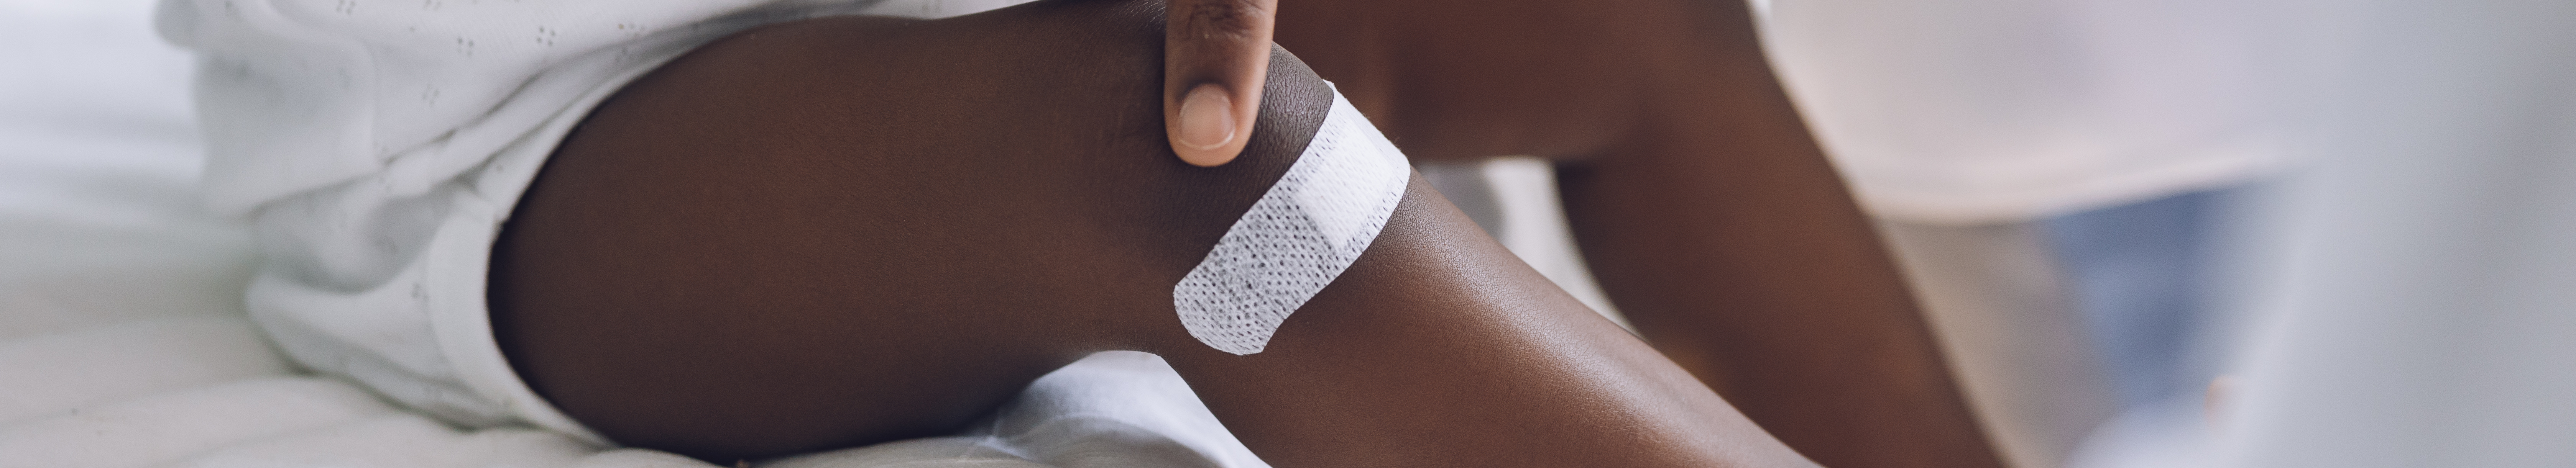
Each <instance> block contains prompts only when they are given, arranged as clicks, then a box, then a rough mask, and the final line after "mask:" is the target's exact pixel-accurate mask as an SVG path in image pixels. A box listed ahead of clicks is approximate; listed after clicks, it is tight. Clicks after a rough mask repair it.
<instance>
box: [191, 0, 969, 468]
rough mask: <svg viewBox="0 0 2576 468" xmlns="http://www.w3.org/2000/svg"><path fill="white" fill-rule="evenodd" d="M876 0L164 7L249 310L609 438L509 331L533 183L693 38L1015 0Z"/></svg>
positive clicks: (368, 377) (457, 394)
mask: <svg viewBox="0 0 2576 468" xmlns="http://www.w3.org/2000/svg"><path fill="white" fill-rule="evenodd" d="M879 3H880V2H877V1H875V0H718V1H698V0H685V1H650V2H638V1H623V0H621V1H606V0H584V1H549V2H451V1H442V0H431V1H425V2H417V3H365V2H350V1H326V0H164V1H163V2H162V4H161V7H160V11H159V18H158V21H157V23H158V24H157V26H158V28H159V30H160V33H161V34H162V36H163V37H165V38H167V39H169V40H170V41H171V42H173V43H176V44H179V45H181V46H183V47H187V48H190V49H193V50H195V51H196V52H197V54H198V63H199V66H198V70H199V73H197V76H196V79H197V87H196V91H197V95H196V98H197V103H198V113H199V115H200V116H202V118H201V119H200V122H202V123H203V125H204V129H205V134H206V136H207V142H206V144H207V153H208V162H207V164H206V169H205V185H204V191H205V197H206V200H207V204H208V206H210V207H212V208H213V209H215V210H216V211H217V212H219V213H223V214H228V215H233V214H238V215H247V216H248V217H249V218H250V219H251V220H252V223H253V226H254V231H253V232H254V233H255V235H256V236H255V237H256V238H257V240H258V243H259V245H260V246H261V247H262V249H261V250H262V254H263V257H265V261H264V262H262V263H261V265H262V269H261V272H260V274H259V276H258V279H257V280H255V281H253V282H252V284H251V287H250V292H249V297H248V300H249V303H250V309H251V315H252V317H253V318H254V320H255V321H256V322H257V323H259V324H260V325H261V326H262V327H264V328H266V329H268V331H269V332H270V334H272V335H274V337H275V339H276V340H277V342H278V344H279V345H280V346H281V347H282V348H283V349H285V350H286V352H287V354H288V355H290V356H294V357H295V358H296V360H297V361H298V362H301V363H303V364H304V365H306V366H309V367H312V368H315V369H317V370H321V371H324V372H328V373H333V374H341V375H346V376H349V377H350V378H352V379H355V380H357V381H359V382H362V383H365V384H366V385H367V386H369V387H371V388H374V389H375V390H377V391H378V392H382V393H384V394H385V395H387V396H389V397H392V398H393V399H395V400H397V401H400V402H402V403H403V404H405V405H407V406H411V407H414V408H418V409H420V410H422V411H426V412H429V413H431V414H435V415H437V416H439V417H440V418H442V419H446V420H448V421H452V422H456V423H459V424H465V425H469V426H490V425H497V424H506V423H511V422H526V423H533V424H536V425H540V426H544V427H547V428H551V429H555V430H558V431H563V432H565V433H568V434H573V435H575V436H578V437H582V438H584V439H589V440H594V441H596V440H599V438H598V437H597V436H595V435H592V434H590V433H589V431H588V430H587V429H584V428H582V427H581V426H580V425H579V424H577V423H574V422H573V421H572V420H570V419H569V418H566V417H564V416H563V415H562V414H560V413H558V412H557V411H555V410H554V409H553V407H552V406H551V405H549V404H547V403H546V402H544V401H543V400H542V399H540V398H538V397H537V396H536V394H535V393H534V392H532V391H530V390H529V389H528V388H527V387H526V385H525V384H524V383H523V382H520V381H519V380H518V378H517V376H516V374H514V373H513V372H511V371H510V368H509V364H508V362H507V361H506V360H504V359H503V358H502V357H501V354H500V352H499V350H498V348H497V347H496V346H495V345H494V343H493V341H492V336H491V333H490V323H489V319H488V313H487V311H486V310H485V307H484V300H483V297H484V292H483V289H484V282H485V281H484V277H485V273H486V271H485V270H486V267H487V261H488V260H489V253H490V247H491V244H492V241H493V238H494V236H495V235H496V234H497V232H498V230H499V226H500V223H501V222H503V221H504V220H505V219H506V218H507V217H508V216H509V212H510V209H511V208H512V207H514V206H515V203H516V201H517V199H518V196H519V194H520V192H521V191H523V190H525V189H526V187H527V185H528V183H529V181H530V180H531V179H532V178H533V177H534V176H535V174H536V171H537V169H538V168H539V166H541V165H542V164H543V162H544V159H545V156H546V155H547V154H549V153H550V152H552V151H553V149H554V145H555V143H556V142H557V141H559V140H560V139H561V138H562V136H563V135H564V134H565V133H566V132H568V131H569V130H570V129H571V127H572V126H573V124H575V123H578V122H579V120H580V119H581V118H582V117H583V116H584V115H586V114H587V113H588V110H589V109H590V107H591V106H592V105H594V104H596V103H597V102H599V101H600V100H602V99H605V98H606V97H607V96H608V95H609V94H611V93H613V92H615V91H616V89H617V88H618V87H619V86H621V85H623V84H624V83H625V82H626V81H628V80H630V79H633V78H634V77H636V76H639V75H641V74H642V73H644V72H647V71H650V70H651V69H652V68H653V67H654V66H656V65H658V64H660V63H662V62H663V61H665V60H668V59H670V58H672V57H675V56H677V55H678V54H680V53H683V52H686V51H687V50H689V49H690V48H692V47H695V46H696V45H698V44H701V43H704V42H706V41H709V40H713V39H715V38H717V37H721V36H723V35H725V34H729V33H731V32H734V31H739V30H742V29H745V28H748V27H752V26H757V25H761V24H767V23H772V22H778V21H786V20H793V19H800V18H806V17H812V16H818V15H829V14H846V13H855V12H863V11H866V9H867V8H870V7H875V8H879V9H891V10H894V11H888V12H887V13H898V14H907V15H913V16H944V15H953V14H962V13H967V12H971V11H967V10H961V8H991V7H997V6H1002V5H1008V4H1010V3H1015V2H1007V1H984V2H938V1H930V2H918V1H908V2H892V3H884V4H879Z"/></svg>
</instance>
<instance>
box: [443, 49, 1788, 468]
mask: <svg viewBox="0 0 2576 468" xmlns="http://www.w3.org/2000/svg"><path fill="white" fill-rule="evenodd" d="M1160 17H1161V16H1160V14H1159V12H1158V11H1156V10H1155V9H1154V8H1153V7H1152V4H1151V3H1150V2H1137V1H1092V2H1042V3H1038V4H1032V5H1026V6H1022V7H1016V8H1013V9H1009V10H1004V11H1001V12H996V13H994V14H987V15H977V16H973V17H967V18H960V19H955V20H947V21H938V22H899V21H892V20H872V19H827V20H814V21H806V22H799V23H793V24H787V25H781V26H777V27H771V28H766V29H762V30H758V31H753V32H749V33H745V34H741V35H737V36H735V37H733V38H729V39H727V40H725V41H722V42H719V43H717V44H713V45H709V46H707V47H705V48H703V49H701V50H699V51H697V52H695V53H693V54H692V55H690V56H688V57H684V58H682V59H681V60H679V61H677V62H674V63H673V64H671V65H668V66H665V67H664V68H663V69H661V70H659V71H657V72H655V73H654V74H653V75H652V76H649V77H647V78H645V79H643V80H641V81H638V82H636V83H634V84H632V85H630V86H628V88H627V89H626V90H625V91H624V92H623V93H622V94H621V95H620V96H619V97H617V98H616V99H613V100H612V101H610V102H608V103H607V104H604V105H602V106H601V107H600V108H599V109H598V110H597V111H596V112H595V113H594V114H593V115H592V116H591V117H590V118H589V120H588V121H586V122H585V123H584V124H583V127H582V128H581V129H580V130H578V131H577V132H576V133H575V134H574V135H572V136H571V137H569V138H567V139H566V141H565V142H564V145H563V146H562V148H561V149H560V150H559V151H558V153H557V154H556V156H555V158H554V159H553V160H552V161H550V162H549V163H548V166H547V168H546V172H545V173H544V174H543V175H542V176H540V178H539V180H538V181H537V183H536V184H535V185H534V186H533V187H532V188H531V189H530V191H529V193H528V195H527V197H526V198H525V199H524V200H523V202H522V204H521V207H520V210H519V211H518V212H517V213H516V215H515V216H514V218H513V221H512V223H511V225H510V226H509V227H508V228H507V230H506V231H505V232H504V235H503V241H502V245H500V246H499V247H497V248H496V249H495V253H494V267H493V275H492V282H493V284H492V286H493V289H492V290H493V293H492V305H493V310H494V319H495V320H494V323H495V324H496V328H497V329H496V332H497V333H498V334H499V337H500V339H501V341H502V343H503V346H504V347H505V349H506V351H507V352H508V353H509V355H510V356H511V358H512V360H513V363H514V364H515V365H516V366H517V368H518V370H519V372H520V373H521V375H522V376H524V377H525V378H526V379H527V380H528V381H529V382H530V383H531V384H532V385H533V386H534V387H535V388H537V389H538V390H539V391H540V392H541V393H543V394H545V395H546V396H547V397H548V398H549V399H550V400H551V401H552V402H554V403H555V404H557V405H558V406H559V407H561V408H562V409H563V410H564V411H565V412H566V413H568V414H570V415H571V416H573V417H574V418H576V419H578V420H580V421H581V422H583V423H585V424H587V425H589V426H591V427H592V428H594V429H597V430H599V431H600V432H601V433H603V434H605V435H607V436H609V437H611V438H615V439H617V440H618V441H620V442H624V443H628V444H633V445H638V446H644V447H651V448H661V449H668V450H674V451H679V452H681V453H687V454H691V455H696V456H700V457H705V458H709V459H716V460H720V461H725V460H729V459H731V458H738V457H739V458H749V457H759V456H767V455H777V454H783V453H791V452H796V451H804V450H813V449H823V448H832V447H839V446H849V445H854V444H861V443H868V442H876V441H883V440H888V439H893V438H899V437H908V436H920V435H929V434H935V433H939V432H945V431H951V430H955V429H957V428H958V426H959V425H961V424H964V423H966V422H968V421H970V420H971V419H973V418H975V417H976V416H978V415H980V414H981V413H984V412H986V411H988V410H990V409H992V408H993V407H994V406H995V405H997V404H998V403H1001V402H1002V401H1003V400H1005V399H1007V398H1008V397H1010V396H1011V395H1012V393H1014V392H1016V391H1018V390H1019V389H1020V388H1022V387H1023V386H1024V385H1025V384H1026V383H1027V382H1029V381H1030V380H1031V379H1034V378H1035V377H1037V376H1038V375H1040V374H1043V373H1045V372H1047V371H1049V370H1052V369H1054V368H1056V367H1057V366H1060V365H1062V364H1064V363H1067V362H1070V361H1072V360H1073V359H1076V358H1078V357H1080V356H1082V355H1084V354H1087V353H1089V352H1092V351H1097V350H1105V349H1142V350H1147V351H1153V352H1156V353H1160V354H1162V355H1164V356H1165V357H1166V358H1167V359H1169V360H1170V361H1171V362H1172V364H1173V365H1174V367H1175V368H1177V369H1179V370H1180V371H1181V373H1182V374H1183V375H1184V376H1185V377H1187V378H1189V379H1190V382H1191V384H1192V385H1193V386H1194V387H1195V388H1196V389H1198V391H1199V392H1200V394H1201V395H1202V398H1203V399H1204V400H1205V401H1206V402H1207V403H1208V405H1209V407H1210V409H1212V410H1214V411H1215V412H1216V414H1217V415H1218V416H1219V418H1221V419H1222V420H1224V421H1225V422H1226V423H1227V425H1228V427H1229V428H1231V429H1233V430H1234V431H1236V432H1237V434H1238V436H1240V437H1241V438H1242V439H1243V440H1244V441H1245V442H1246V443H1247V444H1248V445H1250V446H1251V447H1252V448H1253V449H1254V450H1255V451H1257V452H1259V453H1260V454H1261V455H1262V456H1263V457H1265V458H1266V459H1268V460H1269V461H1271V462H1273V463H1276V464H1278V465H1281V466H1318V465H1334V466H1340V465H1362V464H1366V465H1430V466H1467V465H1472V466H1587V465H1620V466H1800V465H1804V464H1805V462H1804V461H1803V460H1801V459H1800V458H1799V457H1798V456H1797V455H1796V454H1795V453H1792V452H1790V451H1789V450H1788V449H1787V448H1785V447H1783V446H1781V445H1780V444H1779V443H1778V442H1776V441H1773V440H1772V439H1770V437H1769V436H1767V435H1765V434H1763V433H1762V432H1761V431H1760V430H1759V429H1757V428H1755V427H1753V426H1752V425H1751V423H1749V422H1747V421H1746V420H1745V419H1744V418H1743V417H1742V416H1741V415H1738V414H1736V413H1735V412H1734V411H1733V410H1732V409H1730V408H1728V407H1727V406H1726V404H1725V403H1724V402H1723V401H1721V400H1719V399H1718V398H1717V396H1716V395H1715V394H1713V393H1711V392H1710V391H1709V390H1707V389H1706V388H1705V387H1702V386H1700V385H1699V384H1698V383H1697V382H1695V381H1693V380H1692V379H1691V377H1690V376H1689V375H1688V374H1686V373H1684V372H1683V371H1682V370H1681V369H1679V368H1677V367H1675V366H1674V365H1673V364H1672V363H1671V362H1669V361H1666V360H1665V359H1664V358H1662V357H1661V356H1659V355H1657V354H1655V352H1654V351H1653V350H1652V349H1649V348H1647V347H1646V346H1645V345H1644V344H1643V343H1641V342H1638V341H1637V340H1635V339H1634V338H1632V337H1629V336H1628V335H1626V334H1625V333H1624V332H1622V331H1620V330H1619V329H1617V328H1616V327H1615V326H1613V325H1611V324H1609V323H1608V322H1606V321H1603V320H1601V319H1599V318H1598V317H1596V316H1594V315H1592V314H1591V313H1590V312H1589V311H1586V310H1584V309H1583V307H1582V306H1581V305H1580V304H1578V303H1577V302H1575V301H1574V300H1573V299H1571V298H1569V297H1567V296H1566V295H1564V294H1563V293H1562V292H1560V291H1558V290H1556V289H1555V287H1554V286H1552V285H1551V284H1550V283H1548V282H1547V280H1545V279H1544V278H1541V277H1539V276H1538V275H1537V274H1536V273H1535V272H1533V271H1530V270H1529V269H1528V267H1527V266H1525V265H1522V264H1521V263H1520V262H1519V261H1518V260H1517V259H1515V258H1513V257H1511V256H1510V254H1509V253H1508V252H1505V251H1503V250H1502V249H1501V248H1500V247H1499V246H1498V245H1496V244H1494V243H1493V241H1492V240H1490V239H1488V238H1486V237H1484V236H1483V235H1482V234H1481V233H1480V231H1477V230H1476V228H1475V227H1474V225H1473V224H1472V223H1469V222H1468V221H1467V220H1465V219H1464V217H1463V216H1462V215H1460V214H1459V213H1457V212H1456V211H1455V209H1453V208H1451V207H1449V206H1448V205H1447V203H1446V202H1445V201H1443V200H1441V199H1440V198H1439V197H1438V195H1437V194H1435V193H1433V192H1431V191H1429V190H1428V189H1427V188H1425V187H1424V186H1423V185H1421V184H1420V183H1419V181H1416V183H1415V184H1414V185H1413V187H1412V190H1411V191H1410V192H1409V193H1408V195H1407V196H1406V198H1405V201H1404V202H1403V204H1402V205H1401V206H1400V207H1399V208H1398V210H1397V212H1396V214H1395V216H1394V218H1393V219H1392V220H1391V221H1390V222H1389V223H1388V225H1387V227H1386V229H1385V230H1384V232H1383V234H1381V236H1380V237H1379V239H1378V240H1377V242H1376V244H1375V245H1374V246H1373V247H1372V248H1371V249H1370V250H1369V251H1368V253H1367V254H1366V255H1365V256H1363V257H1362V258H1361V259H1360V261H1359V262H1358V263H1356V264H1354V265H1353V266H1352V267H1351V268H1350V269H1349V270H1348V271H1347V272H1345V273H1344V274H1343V276H1342V277H1341V278H1340V280H1339V281H1338V282H1337V283H1335V284H1334V285H1333V286H1332V287H1331V288H1328V289H1327V290H1325V291H1324V292H1323V293H1322V294H1321V295H1318V296H1316V297H1315V298H1314V299H1313V300H1312V301H1311V302H1309V303H1307V305H1306V306H1305V307H1304V308H1303V309H1301V311H1300V312H1299V313H1298V314H1297V315H1296V316H1294V317H1292V318H1291V319H1290V320H1289V321H1288V322H1287V323H1286V324H1285V325H1284V326H1283V327H1282V328H1281V330H1280V331H1279V333H1278V335H1277V336H1276V337H1274V339H1273V340H1272V341H1271V342H1270V344H1269V347H1268V350H1267V351H1265V352H1263V353H1260V354H1254V355H1250V356H1234V355H1228V354H1224V353H1221V352H1218V351H1215V350H1213V349H1210V348H1208V347H1206V346H1204V345H1201V344H1199V343H1198V342H1196V341H1195V340H1193V339H1191V338H1190V337H1189V336H1188V335H1186V334H1185V333H1184V332H1183V330H1182V328H1181V326H1180V324H1179V322H1178V320H1177V319H1176V318H1175V317H1174V316H1173V311H1172V305H1171V295H1170V294H1171V290H1172V285H1173V284H1174V283H1175V282H1176V281H1178V280H1179V279H1180V277H1181V276H1182V275H1183V274H1184V273H1185V272H1186V271H1188V270H1189V269H1190V267H1191V266H1193V265H1195V264H1196V263H1197V262H1198V260H1199V259H1200V257H1201V256H1203V255H1205V253H1206V252H1207V250H1208V248H1209V246H1210V245H1212V244H1214V243H1215V241H1216V239H1217V237H1218V236H1219V235H1220V234H1222V233H1223V232H1224V231H1225V229H1226V227H1227V226H1228V225H1230V224H1231V223H1232V222H1233V221H1234V219H1235V218H1236V217H1237V216H1238V215H1240V214H1241V213H1242V212H1243V210H1244V208H1245V207H1247V206H1249V205H1250V204H1251V202H1252V201H1253V200H1254V199H1255V198H1257V197H1258V196H1259V195H1260V194H1261V192H1262V191H1263V190H1265V189H1266V188H1267V187H1268V185H1269V184H1270V182H1271V181H1272V180H1273V179H1275V178H1276V177H1277V176H1278V174H1280V173H1281V172H1282V171H1284V170H1285V168H1286V166H1287V164H1288V163H1290V162H1292V161H1291V160H1292V159H1294V158H1295V155H1296V154H1297V153H1298V151H1299V150H1301V149H1302V148H1303V147H1304V145H1305V143H1306V140H1307V138H1308V137H1310V136H1311V135H1312V134H1313V132H1314V129H1315V128H1316V127H1317V125H1318V124H1319V123H1320V120H1321V119H1322V118H1323V115H1324V109H1325V106H1326V104H1327V103H1329V96H1330V95H1329V94H1328V92H1329V91H1328V90H1327V89H1326V88H1324V87H1323V85H1322V84H1321V83H1320V82H1319V81H1318V80H1316V79H1315V78H1314V77H1313V75H1312V74H1311V73H1308V72H1306V71H1305V69H1304V68H1303V66H1302V65H1300V64H1298V63H1297V62H1296V61H1295V60H1294V58H1293V57H1289V56H1287V55H1285V54H1281V55H1279V57H1280V60H1279V61H1278V62H1276V63H1274V64H1273V65H1272V68H1271V70H1272V78H1271V85H1270V88H1269V89H1268V91H1267V92H1266V95H1267V96H1268V99H1266V102H1265V105H1264V110H1263V112H1264V113H1263V115H1262V119H1263V121H1262V122H1261V125H1260V126H1259V128H1260V133H1258V134H1256V135H1254V136H1253V137H1252V145H1251V147H1250V149H1249V150H1247V151H1246V153H1245V156H1244V158H1243V159H1241V160H1238V161H1236V162H1235V163H1233V164H1229V165H1226V166H1223V167H1219V168H1195V167H1189V166H1186V165H1184V164H1182V163H1180V162H1179V161H1178V160H1177V159H1176V158H1174V157H1173V156H1172V155H1171V154H1169V149H1168V146H1167V144H1166V143H1165V139H1164V138H1163V136H1162V133H1161V124H1160V123H1161V118H1160V117H1161V115H1160V112H1159V107H1158V105H1159V104H1160V101H1159V100H1158V99H1156V96H1158V94H1157V93H1158V92H1159V89H1160V82H1159V81H1158V80H1157V78H1158V73H1157V70H1160V68H1161V58H1160V56H1159V52H1160V51H1161V50H1162V49H1161V47H1160V44H1161V38H1162V36H1161V32H1160V31H1159V30H1156V29H1155V28H1154V27H1153V25H1154V24H1156V23H1157V22H1158V20H1159V18H1160Z"/></svg>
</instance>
